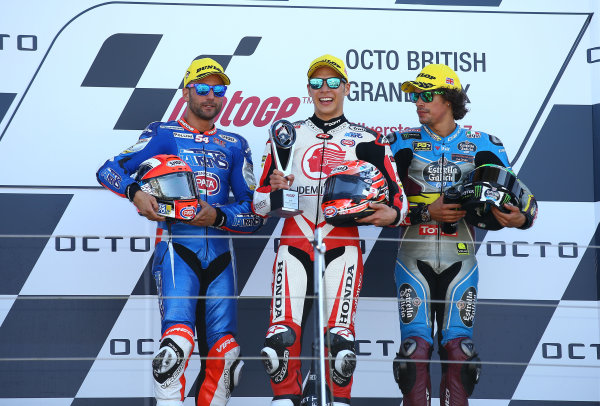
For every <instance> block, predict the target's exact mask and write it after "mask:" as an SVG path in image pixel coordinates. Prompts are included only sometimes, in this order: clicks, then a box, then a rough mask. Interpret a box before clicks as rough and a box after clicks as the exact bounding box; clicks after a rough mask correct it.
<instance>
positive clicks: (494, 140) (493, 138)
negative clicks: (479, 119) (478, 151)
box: [488, 134, 503, 147]
mask: <svg viewBox="0 0 600 406" xmlns="http://www.w3.org/2000/svg"><path fill="white" fill-rule="evenodd" d="M488 136H489V137H490V142H491V143H492V144H494V145H497V146H499V147H502V146H503V145H502V141H500V138H498V137H496V136H495V135H492V134H488Z"/></svg>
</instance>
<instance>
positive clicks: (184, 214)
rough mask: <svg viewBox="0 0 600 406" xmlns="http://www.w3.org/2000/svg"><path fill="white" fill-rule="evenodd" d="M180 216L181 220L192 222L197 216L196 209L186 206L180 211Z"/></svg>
mask: <svg viewBox="0 0 600 406" xmlns="http://www.w3.org/2000/svg"><path fill="white" fill-rule="evenodd" d="M179 215H180V216H181V218H184V219H187V220H191V219H193V218H194V217H195V216H196V208H195V207H192V206H186V207H184V208H182V209H181V210H179Z"/></svg>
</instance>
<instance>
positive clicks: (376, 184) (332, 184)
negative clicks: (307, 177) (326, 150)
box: [321, 160, 389, 227]
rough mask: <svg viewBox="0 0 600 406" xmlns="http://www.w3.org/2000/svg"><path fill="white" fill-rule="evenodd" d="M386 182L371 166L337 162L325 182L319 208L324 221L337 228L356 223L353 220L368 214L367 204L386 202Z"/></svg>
mask: <svg viewBox="0 0 600 406" xmlns="http://www.w3.org/2000/svg"><path fill="white" fill-rule="evenodd" d="M388 201H389V191H388V185H387V181H386V180H385V177H384V176H383V174H382V173H381V172H380V171H379V169H377V168H376V167H375V165H373V164H371V163H369V162H365V161H361V160H356V161H346V162H342V164H341V165H338V166H337V167H336V168H335V169H334V170H333V171H331V173H330V174H329V177H328V178H327V180H326V181H325V191H324V193H323V202H322V203H321V209H322V210H323V216H324V217H325V221H326V222H327V223H329V224H331V225H334V226H338V227H352V226H357V225H360V224H358V223H357V222H356V220H358V219H360V218H363V217H367V216H370V215H371V214H373V212H374V210H373V209H370V208H369V203H371V202H373V203H387V202H388Z"/></svg>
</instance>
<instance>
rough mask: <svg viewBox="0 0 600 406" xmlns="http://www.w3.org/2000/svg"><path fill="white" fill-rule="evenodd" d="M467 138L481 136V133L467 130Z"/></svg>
mask: <svg viewBox="0 0 600 406" xmlns="http://www.w3.org/2000/svg"><path fill="white" fill-rule="evenodd" d="M466 135H467V138H481V133H480V132H479V131H467V134H466Z"/></svg>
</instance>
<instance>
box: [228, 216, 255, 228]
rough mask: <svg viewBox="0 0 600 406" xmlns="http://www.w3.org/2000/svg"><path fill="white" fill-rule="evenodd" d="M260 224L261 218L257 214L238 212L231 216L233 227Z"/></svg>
mask: <svg viewBox="0 0 600 406" xmlns="http://www.w3.org/2000/svg"><path fill="white" fill-rule="evenodd" d="M260 224H261V220H260V218H259V217H258V216H253V215H251V214H238V215H237V216H235V217H234V218H233V226H234V227H251V226H258V225H260Z"/></svg>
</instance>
